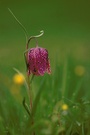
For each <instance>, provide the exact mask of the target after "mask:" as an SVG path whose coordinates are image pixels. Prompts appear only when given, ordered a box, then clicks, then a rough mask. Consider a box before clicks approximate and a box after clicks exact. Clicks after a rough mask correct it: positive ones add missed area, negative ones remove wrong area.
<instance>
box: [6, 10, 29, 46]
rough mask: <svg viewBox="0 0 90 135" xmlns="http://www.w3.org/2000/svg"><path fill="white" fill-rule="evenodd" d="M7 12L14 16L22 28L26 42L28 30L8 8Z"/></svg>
mask: <svg viewBox="0 0 90 135" xmlns="http://www.w3.org/2000/svg"><path fill="white" fill-rule="evenodd" d="M8 10H9V12H10V13H11V15H12V16H13V17H14V19H15V20H16V22H17V23H18V24H19V26H20V27H21V28H22V30H23V32H24V34H25V37H26V43H27V41H28V32H27V30H26V28H25V27H24V26H23V25H22V23H21V22H20V21H19V20H18V19H17V17H16V16H15V15H14V13H13V12H12V11H11V9H10V8H8Z"/></svg>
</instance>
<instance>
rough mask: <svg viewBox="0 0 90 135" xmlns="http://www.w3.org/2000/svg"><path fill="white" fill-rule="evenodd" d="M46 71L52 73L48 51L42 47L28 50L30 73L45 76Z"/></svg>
mask: <svg viewBox="0 0 90 135" xmlns="http://www.w3.org/2000/svg"><path fill="white" fill-rule="evenodd" d="M46 72H47V73H48V74H50V73H51V70H50V61H49V58H48V51H47V50H46V49H45V48H41V47H35V48H31V49H30V50H29V51H28V74H29V75H30V74H31V73H32V74H34V75H37V76H43V75H44V74H45V73H46Z"/></svg>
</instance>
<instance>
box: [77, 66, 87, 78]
mask: <svg viewBox="0 0 90 135" xmlns="http://www.w3.org/2000/svg"><path fill="white" fill-rule="evenodd" d="M84 73H85V68H84V67H83V66H81V65H79V66H76V68H75V74H76V75H78V76H82V75H84Z"/></svg>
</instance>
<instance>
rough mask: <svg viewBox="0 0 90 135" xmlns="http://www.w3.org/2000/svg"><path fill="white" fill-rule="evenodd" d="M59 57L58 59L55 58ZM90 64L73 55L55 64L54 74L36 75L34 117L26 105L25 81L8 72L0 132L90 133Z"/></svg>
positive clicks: (0, 98) (0, 101)
mask: <svg viewBox="0 0 90 135" xmlns="http://www.w3.org/2000/svg"><path fill="white" fill-rule="evenodd" d="M55 61H56V60H55ZM88 68H89V66H88V67H87V65H86V64H85V62H83V63H82V64H81V65H80V64H78V63H77V61H75V60H74V59H73V58H72V57H71V56H70V55H67V56H65V58H64V61H63V62H62V63H60V62H59V63H57V61H56V63H55V64H54V66H53V67H52V74H51V75H47V74H46V75H45V76H44V77H35V78H34V80H33V82H32V91H33V95H32V96H33V110H32V113H33V121H34V124H33V125H32V124H31V123H32V122H31V121H32V117H31V116H29V115H28V113H27V111H26V110H25V108H24V106H23V99H24V97H25V99H26V102H27V104H28V105H29V100H28V95H27V91H26V87H25V86H24V84H23V83H22V84H17V82H14V81H13V80H11V78H9V77H7V76H2V77H1V80H0V82H1V83H2V85H1V86H0V134H1V135H20V134H21V135H25V134H27V135H32V134H33V133H35V135H76V134H77V135H89V133H90V129H89V124H90V100H89V99H90V92H89V89H90V85H89V81H87V73H86V72H87V71H86V69H88Z"/></svg>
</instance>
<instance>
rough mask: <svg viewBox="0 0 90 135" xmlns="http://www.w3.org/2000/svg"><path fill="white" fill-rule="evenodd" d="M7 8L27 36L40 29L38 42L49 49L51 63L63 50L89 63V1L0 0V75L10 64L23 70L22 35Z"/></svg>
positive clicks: (61, 54)
mask: <svg viewBox="0 0 90 135" xmlns="http://www.w3.org/2000/svg"><path fill="white" fill-rule="evenodd" d="M8 8H10V9H11V10H12V11H13V13H14V14H15V15H16V17H17V18H18V19H19V21H20V22H21V23H22V24H23V25H24V26H25V27H26V29H27V31H28V33H29V35H30V36H31V35H37V34H39V31H40V30H44V32H45V34H44V36H43V37H41V38H40V39H38V43H39V46H42V47H45V48H47V49H48V50H49V53H50V54H49V55H50V59H51V63H53V59H54V58H55V57H59V60H61V61H62V60H63V55H64V53H66V51H68V52H69V54H70V55H71V56H72V57H74V58H75V59H77V60H79V61H80V62H81V61H84V62H86V61H88V62H89V60H90V1H89V0H88V1H84V0H75V1H71V0H69V1H67V0H56V1H52V0H49V1H47V0H46V1H41V0H37V1H33V0H23V1H22V0H19V1H11V0H8V1H6V0H0V74H2V73H3V74H5V75H12V73H13V69H12V68H13V67H16V68H19V70H21V71H24V70H25V64H24V58H23V52H24V51H25V36H24V33H23V31H22V30H21V29H20V26H19V25H18V24H17V22H16V21H15V20H14V18H13V17H12V15H11V14H10V12H9V11H8ZM33 45H34V43H33Z"/></svg>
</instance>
